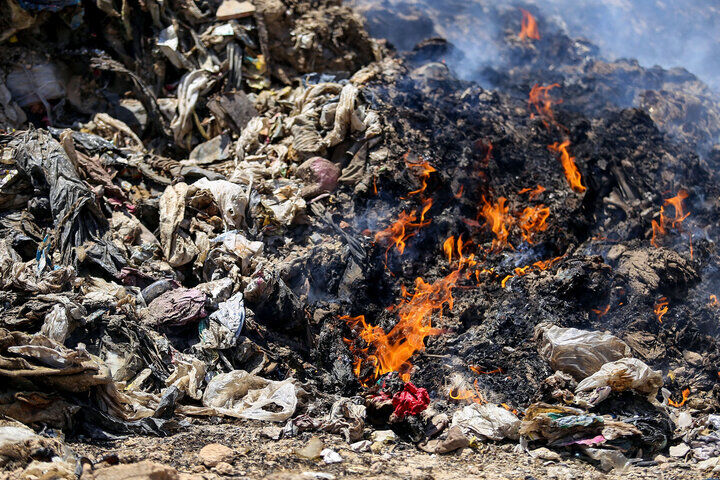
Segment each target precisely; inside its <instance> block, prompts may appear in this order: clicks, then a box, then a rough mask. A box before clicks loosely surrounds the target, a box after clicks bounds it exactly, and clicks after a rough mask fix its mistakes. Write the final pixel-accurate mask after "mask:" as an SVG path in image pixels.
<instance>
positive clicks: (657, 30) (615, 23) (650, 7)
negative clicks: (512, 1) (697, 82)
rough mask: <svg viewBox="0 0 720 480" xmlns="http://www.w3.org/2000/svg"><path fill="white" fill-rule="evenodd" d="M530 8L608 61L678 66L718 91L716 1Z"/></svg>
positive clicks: (719, 16)
mask: <svg viewBox="0 0 720 480" xmlns="http://www.w3.org/2000/svg"><path fill="white" fill-rule="evenodd" d="M530 4H531V5H534V6H536V8H537V9H538V10H539V11H540V12H542V14H543V15H545V17H546V18H551V19H552V20H553V21H554V22H556V23H557V24H558V25H559V26H560V27H561V28H563V29H564V30H565V33H567V34H568V35H569V36H570V37H585V38H587V39H588V40H590V41H591V42H592V43H594V44H596V45H598V46H599V47H600V51H601V53H602V55H603V56H605V57H606V58H608V59H610V60H614V59H617V58H635V59H637V60H638V61H639V62H640V64H641V65H642V66H645V67H650V66H654V65H659V66H661V67H664V68H673V67H684V68H686V69H687V70H689V71H690V72H692V73H694V74H695V75H697V76H698V77H699V78H701V79H702V80H703V81H704V82H705V83H707V84H708V85H710V86H711V87H712V88H713V89H715V90H720V81H719V80H718V73H720V57H718V55H717V53H716V52H717V51H718V49H719V48H720V30H718V26H720V2H717V1H716V0H673V1H671V2H667V1H664V0H610V1H605V2H598V1H597V0H540V1H533V2H530Z"/></svg>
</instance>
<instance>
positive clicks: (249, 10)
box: [215, 0, 255, 20]
mask: <svg viewBox="0 0 720 480" xmlns="http://www.w3.org/2000/svg"><path fill="white" fill-rule="evenodd" d="M253 13H255V6H254V5H253V4H252V3H250V2H238V1H237V0H225V1H224V2H223V3H222V4H220V7H218V9H217V12H216V13H215V17H216V18H217V19H218V20H232V19H234V18H243V17H249V16H250V15H252V14H253Z"/></svg>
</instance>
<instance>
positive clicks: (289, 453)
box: [70, 421, 708, 480]
mask: <svg viewBox="0 0 720 480" xmlns="http://www.w3.org/2000/svg"><path fill="white" fill-rule="evenodd" d="M273 428H275V427H273V426H271V425H269V424H260V423H258V422H250V421H237V422H235V423H226V424H222V425H211V424H207V423H202V424H196V425H193V426H192V427H191V428H190V429H189V430H188V431H186V432H182V433H178V434H176V435H174V436H172V437H167V438H157V437H134V438H129V439H126V440H122V441H114V442H107V443H94V444H85V443H70V446H71V448H72V449H73V450H75V451H76V452H77V453H78V454H79V455H84V456H86V457H88V458H89V459H90V460H92V461H100V460H101V459H103V458H112V457H114V456H116V457H117V460H119V462H120V463H131V462H139V461H142V460H152V461H155V462H158V463H163V464H166V465H171V466H173V467H175V468H176V469H177V470H178V472H180V473H181V474H182V473H184V474H188V475H187V476H184V475H183V477H184V478H185V479H186V480H190V478H196V479H200V478H207V479H210V478H223V477H225V478H227V477H230V478H247V479H277V480H280V479H288V480H289V479H312V478H318V479H322V478H327V479H330V478H350V479H354V478H358V479H360V478H363V479H389V478H393V479H394V478H398V479H413V480H430V479H468V478H472V479H487V480H500V479H512V480H516V479H517V480H532V479H538V480H540V479H546V478H547V479H567V480H570V479H587V480H590V479H593V480H595V479H606V480H615V479H624V480H628V479H664V480H672V479H701V478H708V475H703V474H702V472H699V471H697V470H696V469H694V468H693V467H692V466H691V465H689V464H686V463H683V462H673V463H667V462H660V463H659V464H658V465H654V466H649V467H632V468H630V469H629V470H628V471H626V472H623V473H619V472H617V473H616V472H613V473H609V474H606V473H603V472H602V471H601V470H599V469H597V468H595V467H593V466H591V465H590V464H588V463H587V462H584V461H581V460H578V459H574V458H571V457H569V456H568V457H563V458H562V459H561V460H560V461H548V460H543V459H534V458H532V457H531V456H530V455H528V454H526V453H525V454H518V453H516V452H515V450H514V448H515V446H514V445H512V444H498V445H495V444H480V445H478V446H477V448H465V449H463V450H460V451H458V452H455V453H454V454H449V455H430V454H426V453H423V452H422V451H420V450H418V449H416V448H414V447H412V446H411V445H408V444H395V445H387V446H384V447H383V448H382V450H380V452H379V453H377V454H376V453H371V452H366V453H355V452H353V451H351V450H350V449H349V446H348V444H347V443H345V441H344V440H343V439H342V438H341V437H339V436H337V435H329V434H319V435H318V437H319V438H321V439H322V441H323V443H324V445H325V446H326V447H329V448H332V449H334V450H335V451H337V452H338V453H339V454H340V455H341V456H342V457H343V462H342V463H339V464H333V465H327V464H324V463H323V462H322V460H318V461H311V460H305V459H302V458H300V457H298V456H297V455H296V454H295V450H296V449H299V448H302V447H303V446H304V445H306V443H307V442H308V440H309V439H310V437H311V436H312V434H310V433H306V434H301V435H300V436H298V437H296V438H290V439H281V440H272V439H270V438H268V436H267V434H268V433H271V430H272V429H273ZM213 442H217V443H221V444H224V445H226V446H228V447H230V448H232V449H233V450H234V451H235V452H236V457H235V460H234V462H233V468H232V471H231V472H230V471H223V472H222V473H218V471H217V469H208V468H206V467H205V466H204V465H203V464H202V462H201V460H200V458H199V457H198V454H197V452H198V451H199V450H200V449H201V448H202V447H203V446H205V445H206V444H209V443H213ZM113 460H114V459H113ZM661 460H662V459H661ZM101 466H102V464H101V465H97V466H96V468H100V467H101ZM312 472H314V473H312ZM318 473H321V474H331V475H333V477H330V476H323V475H317V474H318Z"/></svg>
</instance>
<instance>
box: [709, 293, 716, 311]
mask: <svg viewBox="0 0 720 480" xmlns="http://www.w3.org/2000/svg"><path fill="white" fill-rule="evenodd" d="M717 306H718V298H717V296H716V295H714V294H713V295H710V303H708V307H716V308H717Z"/></svg>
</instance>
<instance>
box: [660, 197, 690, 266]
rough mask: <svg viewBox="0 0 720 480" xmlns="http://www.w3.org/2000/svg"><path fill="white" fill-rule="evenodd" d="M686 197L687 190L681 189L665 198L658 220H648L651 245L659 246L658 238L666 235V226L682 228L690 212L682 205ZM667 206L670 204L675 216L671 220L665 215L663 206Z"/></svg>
mask: <svg viewBox="0 0 720 480" xmlns="http://www.w3.org/2000/svg"><path fill="white" fill-rule="evenodd" d="M686 198H688V192H687V190H683V189H681V190H679V191H678V193H677V195H675V196H674V197H670V198H666V199H665V202H664V203H663V205H662V206H661V207H660V215H659V217H658V220H652V221H651V222H650V223H651V225H652V238H651V239H650V244H652V246H653V247H655V248H659V247H660V245H659V244H658V239H659V238H660V237H662V236H665V235H667V233H668V226H672V228H677V229H678V230H680V229H681V228H682V223H683V222H684V221H685V219H686V218H688V217H689V216H690V212H687V213H686V212H685V208H684V205H683V201H684V200H685V199H686ZM668 206H672V207H673V210H674V211H675V218H673V219H672V220H671V219H670V218H668V217H667V216H666V215H665V207H668ZM690 255H691V256H692V235H691V236H690Z"/></svg>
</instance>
